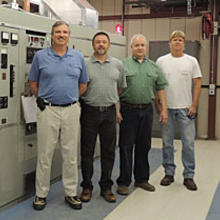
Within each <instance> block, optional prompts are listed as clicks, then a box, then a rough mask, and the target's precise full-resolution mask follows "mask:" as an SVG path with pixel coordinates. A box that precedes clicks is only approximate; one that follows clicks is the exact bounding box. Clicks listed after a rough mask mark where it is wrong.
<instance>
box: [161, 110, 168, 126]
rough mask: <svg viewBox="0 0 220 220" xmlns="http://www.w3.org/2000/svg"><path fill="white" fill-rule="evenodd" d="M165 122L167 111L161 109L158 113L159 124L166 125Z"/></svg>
mask: <svg viewBox="0 0 220 220" xmlns="http://www.w3.org/2000/svg"><path fill="white" fill-rule="evenodd" d="M167 121H168V112H167V109H163V110H161V112H160V122H161V123H162V124H166V123H167Z"/></svg>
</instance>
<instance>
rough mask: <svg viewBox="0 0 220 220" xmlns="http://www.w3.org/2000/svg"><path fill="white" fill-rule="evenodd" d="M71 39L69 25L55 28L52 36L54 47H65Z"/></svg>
mask: <svg viewBox="0 0 220 220" xmlns="http://www.w3.org/2000/svg"><path fill="white" fill-rule="evenodd" d="M69 39H70V32H69V28H68V26H67V25H65V24H62V25H60V26H57V27H55V28H54V31H53V34H52V41H53V45H55V46H62V45H63V46H65V45H67V43H68V41H69Z"/></svg>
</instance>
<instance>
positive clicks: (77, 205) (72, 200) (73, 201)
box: [65, 196, 82, 209]
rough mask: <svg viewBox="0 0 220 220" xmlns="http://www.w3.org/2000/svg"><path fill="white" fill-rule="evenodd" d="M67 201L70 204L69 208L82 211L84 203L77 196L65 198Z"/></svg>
mask: <svg viewBox="0 0 220 220" xmlns="http://www.w3.org/2000/svg"><path fill="white" fill-rule="evenodd" d="M65 201H66V202H67V203H68V204H69V206H70V207H71V208H73V209H81V208H82V202H81V201H80V199H79V198H78V197H77V196H65Z"/></svg>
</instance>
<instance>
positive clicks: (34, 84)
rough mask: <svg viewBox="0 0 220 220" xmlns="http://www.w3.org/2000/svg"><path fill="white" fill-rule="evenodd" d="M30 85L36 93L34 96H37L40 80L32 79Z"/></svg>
mask: <svg viewBox="0 0 220 220" xmlns="http://www.w3.org/2000/svg"><path fill="white" fill-rule="evenodd" d="M30 87H31V90H32V92H33V93H34V96H35V97H37V94H38V82H34V81H30Z"/></svg>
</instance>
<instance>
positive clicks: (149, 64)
mask: <svg viewBox="0 0 220 220" xmlns="http://www.w3.org/2000/svg"><path fill="white" fill-rule="evenodd" d="M123 64H124V71H125V76H126V81H127V88H124V89H123V92H122V93H121V95H120V100H121V101H122V102H123V101H124V102H127V103H130V104H148V103H151V102H152V100H153V99H154V93H155V91H156V90H161V89H164V88H165V87H166V86H167V85H168V83H167V81H166V79H165V77H164V76H163V74H162V72H161V70H160V69H159V67H158V66H157V65H156V64H155V63H154V62H153V61H151V60H149V59H146V58H144V60H143V62H142V63H139V62H138V60H137V59H136V58H135V57H129V58H126V59H125V60H124V61H123Z"/></svg>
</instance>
